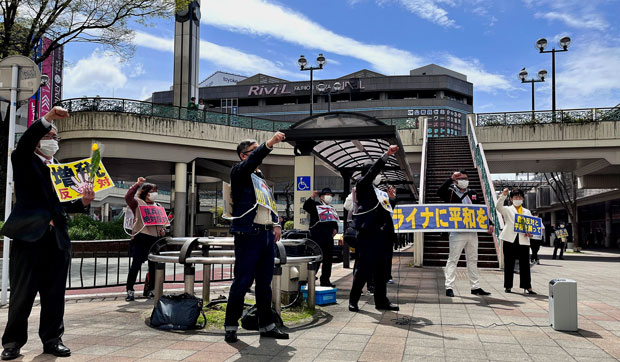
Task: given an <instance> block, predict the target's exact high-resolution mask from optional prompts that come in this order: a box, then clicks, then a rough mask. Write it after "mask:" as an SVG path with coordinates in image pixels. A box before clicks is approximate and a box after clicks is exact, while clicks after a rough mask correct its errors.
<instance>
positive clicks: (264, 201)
mask: <svg viewBox="0 0 620 362" xmlns="http://www.w3.org/2000/svg"><path fill="white" fill-rule="evenodd" d="M252 183H253V184H254V193H255V194H256V202H257V203H258V205H260V206H262V207H266V208H268V209H269V210H271V211H272V212H273V213H275V214H276V215H277V214H278V208H277V206H276V200H275V199H274V197H273V192H271V188H269V186H268V185H267V182H265V180H263V179H262V178H260V177H258V176H256V175H255V174H252Z"/></svg>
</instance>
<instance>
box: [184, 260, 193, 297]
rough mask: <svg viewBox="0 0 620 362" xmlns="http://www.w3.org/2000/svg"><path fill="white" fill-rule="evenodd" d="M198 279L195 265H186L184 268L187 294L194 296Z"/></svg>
mask: <svg viewBox="0 0 620 362" xmlns="http://www.w3.org/2000/svg"><path fill="white" fill-rule="evenodd" d="M195 279H196V268H195V267H194V265H193V264H185V267H184V268H183V280H184V282H185V293H189V294H191V295H194V280H195Z"/></svg>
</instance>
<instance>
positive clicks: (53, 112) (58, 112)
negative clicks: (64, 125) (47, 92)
mask: <svg viewBox="0 0 620 362" xmlns="http://www.w3.org/2000/svg"><path fill="white" fill-rule="evenodd" d="M44 117H45V119H46V120H48V121H55V120H57V119H64V118H67V117H69V112H68V111H67V110H66V109H64V108H62V107H59V106H55V107H54V108H52V109H50V111H49V112H47V114H46V115H45V116H44Z"/></svg>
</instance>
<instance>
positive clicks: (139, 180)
mask: <svg viewBox="0 0 620 362" xmlns="http://www.w3.org/2000/svg"><path fill="white" fill-rule="evenodd" d="M145 182H146V179H145V178H144V177H138V181H136V183H137V184H138V185H142V184H143V183H145Z"/></svg>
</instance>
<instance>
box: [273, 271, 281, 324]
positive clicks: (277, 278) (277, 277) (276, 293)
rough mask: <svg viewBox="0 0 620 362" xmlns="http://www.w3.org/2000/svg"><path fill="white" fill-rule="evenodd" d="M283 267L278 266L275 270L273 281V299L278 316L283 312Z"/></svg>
mask: <svg viewBox="0 0 620 362" xmlns="http://www.w3.org/2000/svg"><path fill="white" fill-rule="evenodd" d="M281 282H282V267H281V266H279V265H276V267H275V268H274V269H273V279H272V281H271V299H272V302H273V304H274V307H275V308H276V312H278V315H279V314H280V313H281V312H282V285H281V284H280V283H281Z"/></svg>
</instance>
